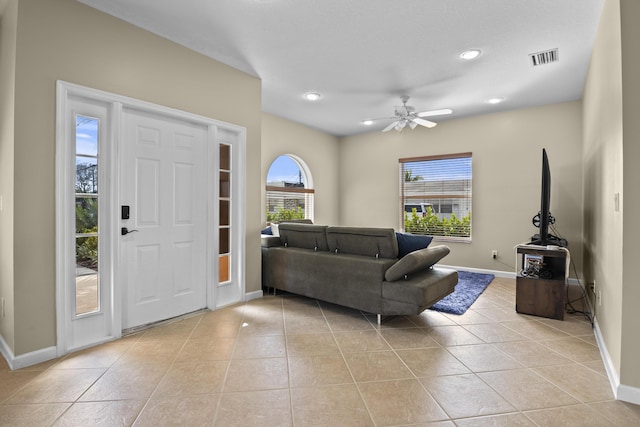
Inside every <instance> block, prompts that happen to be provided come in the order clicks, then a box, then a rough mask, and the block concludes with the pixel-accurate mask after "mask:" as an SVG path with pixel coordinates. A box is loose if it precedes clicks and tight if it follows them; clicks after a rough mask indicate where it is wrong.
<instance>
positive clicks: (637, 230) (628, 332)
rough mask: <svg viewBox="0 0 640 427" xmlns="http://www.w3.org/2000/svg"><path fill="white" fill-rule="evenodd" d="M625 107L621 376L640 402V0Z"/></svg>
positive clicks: (627, 24)
mask: <svg viewBox="0 0 640 427" xmlns="http://www.w3.org/2000/svg"><path fill="white" fill-rule="evenodd" d="M620 9H621V13H620V16H621V17H622V88H623V96H622V108H623V116H622V117H623V141H624V142H623V148H622V152H623V154H624V163H623V165H624V166H623V169H624V172H623V178H624V186H623V190H622V193H623V194H624V198H623V199H624V219H623V229H624V239H623V247H622V253H623V261H622V262H623V271H624V273H623V277H622V279H623V281H622V282H623V290H622V351H621V355H622V357H621V363H620V380H621V383H622V384H624V385H625V386H631V387H635V388H636V403H640V368H639V365H638V361H639V360H640V339H638V328H639V326H640V310H638V303H639V302H640V286H638V282H639V279H638V269H637V264H638V260H639V259H640V247H639V246H638V238H640V223H639V221H638V218H640V191H638V183H640V168H638V159H640V52H639V51H638V41H639V40H640V27H639V26H638V20H639V19H640V2H638V1H637V0H622V1H621V2H620Z"/></svg>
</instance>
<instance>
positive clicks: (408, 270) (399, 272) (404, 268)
mask: <svg viewBox="0 0 640 427" xmlns="http://www.w3.org/2000/svg"><path fill="white" fill-rule="evenodd" d="M448 254H449V247H447V246H444V245H440V246H433V247H431V248H425V249H420V250H417V251H413V252H411V253H410V254H408V255H406V256H405V257H404V258H401V259H400V260H398V262H396V263H395V264H393V265H392V266H391V267H389V269H388V270H387V271H386V272H385V273H384V278H385V279H386V280H387V281H389V282H393V281H394V280H398V279H402V278H403V277H405V276H409V275H410V274H412V273H415V272H418V271H421V270H426V269H428V268H429V267H431V266H432V265H433V264H435V263H437V262H438V261H440V260H441V259H442V258H443V257H445V256H446V255H448Z"/></svg>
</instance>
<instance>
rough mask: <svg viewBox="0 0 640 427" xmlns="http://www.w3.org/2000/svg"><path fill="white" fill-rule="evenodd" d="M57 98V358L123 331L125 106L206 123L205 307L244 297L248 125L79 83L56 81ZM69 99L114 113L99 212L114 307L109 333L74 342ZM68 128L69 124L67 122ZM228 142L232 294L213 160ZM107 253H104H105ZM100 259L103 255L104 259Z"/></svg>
mask: <svg viewBox="0 0 640 427" xmlns="http://www.w3.org/2000/svg"><path fill="white" fill-rule="evenodd" d="M56 92H57V101H56V104H57V105H56V332H57V343H56V349H57V354H58V356H62V355H64V354H66V353H68V352H70V351H73V350H79V349H81V348H83V347H89V346H92V345H96V344H99V343H101V342H106V341H110V340H114V339H117V338H120V337H121V335H122V310H123V301H122V287H121V286H122V283H123V282H122V280H121V277H120V276H121V274H122V268H121V265H120V262H119V260H120V256H121V248H120V247H121V239H120V235H119V233H118V232H117V230H119V229H120V227H121V220H120V217H119V214H118V213H119V211H120V205H121V200H120V182H119V177H120V164H119V162H120V153H121V150H120V144H121V141H122V139H121V128H122V126H121V125H122V111H123V109H124V108H134V109H138V110H143V111H148V112H151V113H154V114H158V115H164V116H169V117H173V118H176V119H180V120H185V121H189V122H193V123H198V124H201V125H204V126H207V128H208V132H207V140H206V147H207V148H206V149H207V153H208V154H207V159H209V162H207V163H208V164H207V176H208V177H210V178H209V179H208V182H207V188H206V192H207V206H208V212H207V214H206V215H207V228H208V230H207V235H208V236H209V239H207V264H208V265H207V266H206V271H207V286H206V289H207V294H206V306H207V308H209V309H212V310H213V309H216V308H219V307H222V306H224V305H228V304H231V303H233V302H240V301H244V300H245V298H246V297H245V294H246V291H245V274H244V268H245V253H246V250H245V229H246V225H245V215H244V212H245V200H246V184H245V182H244V180H245V174H244V173H242V172H243V171H244V170H245V165H246V135H247V131H246V128H244V127H241V126H237V125H234V124H231V123H226V122H222V121H219V120H214V119H211V118H208V117H203V116H199V115H195V114H191V113H188V112H185V111H180V110H176V109H172V108H168V107H163V106H160V105H156V104H152V103H148V102H144V101H140V100H137V99H133V98H128V97H125V96H121V95H116V94H112V93H108V92H104V91H100V90H96V89H91V88H87V87H84V86H79V85H76V84H73V83H68V82H64V81H58V82H57V84H56ZM70 97H80V98H85V99H88V100H95V101H99V102H101V103H103V104H107V105H108V109H109V114H110V123H107V124H106V125H107V126H109V134H110V138H109V141H108V142H107V143H108V144H109V148H108V149H107V150H105V154H106V156H108V158H107V159H105V160H106V162H105V163H106V164H107V165H108V168H109V169H108V172H109V176H110V177H111V181H110V186H109V192H108V194H106V195H104V198H103V199H102V203H101V205H104V204H105V200H106V201H107V203H106V205H107V206H104V209H102V210H101V212H104V213H105V214H106V218H107V219H106V221H108V226H107V227H106V228H107V230H106V231H107V232H106V233H105V235H103V236H101V239H104V245H103V248H106V249H103V254H101V255H100V256H101V257H102V256H103V255H106V258H107V260H108V263H109V265H104V267H103V269H108V274H105V276H106V277H107V279H108V282H109V283H104V284H103V285H105V286H108V287H109V289H110V291H111V298H110V299H111V302H112V303H111V307H104V308H105V310H108V312H109V314H110V315H109V316H108V317H109V320H108V322H109V324H108V325H107V328H106V333H105V334H104V335H102V336H99V337H96V339H95V340H93V341H92V342H89V343H81V344H78V343H74V339H73V336H70V331H71V330H72V328H71V322H72V321H73V320H72V318H71V317H72V316H71V315H70V314H69V313H70V309H71V308H70V307H72V306H71V304H72V301H70V296H69V292H68V286H67V284H68V283H71V282H70V281H75V272H74V271H72V270H73V268H72V265H73V264H72V263H71V262H70V260H69V256H70V255H69V254H71V253H75V251H74V249H73V248H74V247H75V242H74V241H72V239H71V238H70V236H72V235H73V234H74V231H75V227H74V224H73V220H70V218H75V212H74V210H73V208H72V207H73V203H72V202H71V200H73V197H75V195H74V194H73V192H72V191H71V189H72V188H73V185H70V181H69V179H70V178H69V176H70V174H69V173H68V171H69V168H73V169H74V170H75V167H74V164H69V158H70V155H69V150H70V149H71V148H70V136H69V135H68V133H69V131H68V129H67V128H65V124H66V123H67V121H68V117H67V116H68V111H69V110H68V100H69V98H70ZM67 127H68V126H67ZM220 142H224V143H225V144H231V145H232V149H233V151H234V155H233V167H234V170H235V174H234V175H233V179H234V181H235V185H234V189H233V193H232V198H233V200H234V204H235V208H234V209H233V211H232V213H231V215H232V221H233V223H234V230H233V234H232V236H233V237H232V244H233V248H234V259H235V260H236V261H235V262H234V263H233V265H232V271H231V277H232V278H233V288H234V291H233V292H229V291H228V286H227V287H226V290H223V289H219V288H218V283H217V282H218V264H217V260H218V245H217V239H216V238H215V237H216V236H217V234H216V230H217V226H216V223H215V220H217V218H218V212H217V205H218V203H217V194H218V186H217V176H218V175H217V172H218V166H217V164H216V163H215V162H213V160H214V159H217V155H216V154H215V153H216V151H217V150H218V144H219V143H220ZM105 251H106V254H104V252H105ZM101 260H102V258H101Z"/></svg>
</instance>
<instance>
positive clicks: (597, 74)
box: [583, 0, 623, 372]
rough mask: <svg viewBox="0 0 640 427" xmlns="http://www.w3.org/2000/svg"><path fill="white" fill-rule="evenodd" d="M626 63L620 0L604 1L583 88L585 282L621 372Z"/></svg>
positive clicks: (614, 361) (608, 345) (616, 365)
mask: <svg viewBox="0 0 640 427" xmlns="http://www.w3.org/2000/svg"><path fill="white" fill-rule="evenodd" d="M621 67H622V62H621V45H620V7H619V1H618V0H613V1H610V0H607V1H605V3H604V8H603V11H602V16H601V19H600V26H599V29H598V33H597V37H596V41H595V45H594V49H593V54H592V58H591V66H590V69H589V74H588V77H587V82H586V85H585V91H584V101H583V104H584V121H583V123H584V149H583V163H584V192H585V193H584V194H585V196H584V199H585V206H584V216H585V219H584V221H585V266H586V269H585V274H586V276H585V281H586V282H587V283H591V282H593V281H594V280H595V282H596V288H597V289H596V292H600V293H601V295H602V303H601V305H598V304H597V303H595V300H594V299H592V300H593V301H594V310H595V314H596V317H597V320H598V325H599V327H600V329H601V331H602V334H603V336H604V338H605V341H606V345H607V349H608V351H609V354H610V356H611V359H612V361H613V363H614V365H615V369H616V370H617V371H618V372H620V359H621V354H620V351H621V338H622V337H621V335H620V331H621V327H622V323H621V322H622V316H621V309H622V283H623V282H622V275H623V258H622V250H623V223H622V212H615V210H614V194H615V193H621V194H622V190H623V168H621V167H620V165H622V164H623V161H622V151H623V134H622V68H621Z"/></svg>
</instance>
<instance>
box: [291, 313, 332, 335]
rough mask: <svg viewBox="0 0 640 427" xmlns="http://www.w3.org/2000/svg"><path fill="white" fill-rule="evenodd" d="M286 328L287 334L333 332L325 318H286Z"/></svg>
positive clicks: (295, 316) (292, 316)
mask: <svg viewBox="0 0 640 427" xmlns="http://www.w3.org/2000/svg"><path fill="white" fill-rule="evenodd" d="M284 328H285V331H286V333H287V334H322V333H329V332H331V329H329V324H328V323H327V321H326V320H325V318H324V316H320V317H318V316H315V317H310V316H298V315H290V316H286V317H285V321H284Z"/></svg>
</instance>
